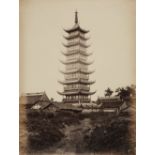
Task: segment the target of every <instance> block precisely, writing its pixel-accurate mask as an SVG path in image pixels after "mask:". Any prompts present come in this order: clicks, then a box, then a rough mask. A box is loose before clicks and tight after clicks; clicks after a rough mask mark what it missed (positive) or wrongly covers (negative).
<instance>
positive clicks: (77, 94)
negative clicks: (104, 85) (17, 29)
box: [58, 12, 95, 104]
mask: <svg viewBox="0 0 155 155" xmlns="http://www.w3.org/2000/svg"><path fill="white" fill-rule="evenodd" d="M64 31H65V32H66V33H68V35H67V36H64V38H65V39H66V40H67V44H64V46H65V47H66V52H63V55H64V56H65V57H66V60H65V61H61V62H62V63H63V64H64V65H65V71H62V73H63V74H64V76H65V80H64V81H59V82H60V83H61V84H62V85H63V86H64V91H63V92H58V93H59V94H60V95H62V96H63V101H62V102H63V103H69V104H70V103H71V104H76V103H90V96H91V95H93V94H94V93H95V92H90V85H92V84H93V83H94V82H95V81H90V80H89V75H90V74H91V73H93V72H94V71H89V70H88V66H89V65H90V64H92V63H93V62H88V60H87V58H88V56H89V55H91V54H92V53H88V52H87V48H88V47H89V46H88V45H87V44H86V41H87V40H88V38H87V37H86V34H87V33H88V32H89V31H88V30H85V29H83V28H81V27H80V25H79V22H78V12H75V23H74V26H73V27H72V28H70V29H67V30H66V29H65V30H64Z"/></svg>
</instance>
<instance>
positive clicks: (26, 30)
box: [19, 0, 136, 155]
mask: <svg viewBox="0 0 155 155" xmlns="http://www.w3.org/2000/svg"><path fill="white" fill-rule="evenodd" d="M135 76H136V74H135V0H85V1H82V0H66V1H63V0H20V96H19V107H20V111H19V116H20V120H19V126H20V133H19V136H20V137H19V144H20V150H19V151H20V155H135V154H136V121H135V115H136V81H135Z"/></svg>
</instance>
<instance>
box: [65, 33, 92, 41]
mask: <svg viewBox="0 0 155 155" xmlns="http://www.w3.org/2000/svg"><path fill="white" fill-rule="evenodd" d="M63 37H64V38H65V39H67V40H71V39H74V38H80V39H83V40H88V39H89V38H88V37H85V36H83V35H81V34H80V33H76V34H75V35H68V36H63Z"/></svg>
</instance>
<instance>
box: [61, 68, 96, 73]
mask: <svg viewBox="0 0 155 155" xmlns="http://www.w3.org/2000/svg"><path fill="white" fill-rule="evenodd" d="M60 72H61V73H63V74H72V73H77V72H78V73H83V74H92V73H94V70H91V71H89V70H87V71H84V70H82V69H75V70H72V71H60Z"/></svg>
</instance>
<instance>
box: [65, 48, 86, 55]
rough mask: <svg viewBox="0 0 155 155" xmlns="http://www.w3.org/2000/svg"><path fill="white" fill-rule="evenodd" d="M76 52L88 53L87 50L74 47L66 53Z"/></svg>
mask: <svg viewBox="0 0 155 155" xmlns="http://www.w3.org/2000/svg"><path fill="white" fill-rule="evenodd" d="M76 51H80V52H81V53H86V51H87V50H86V48H74V47H73V48H72V47H70V48H68V50H67V52H66V53H70V54H71V53H76ZM86 54H87V53H86Z"/></svg>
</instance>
